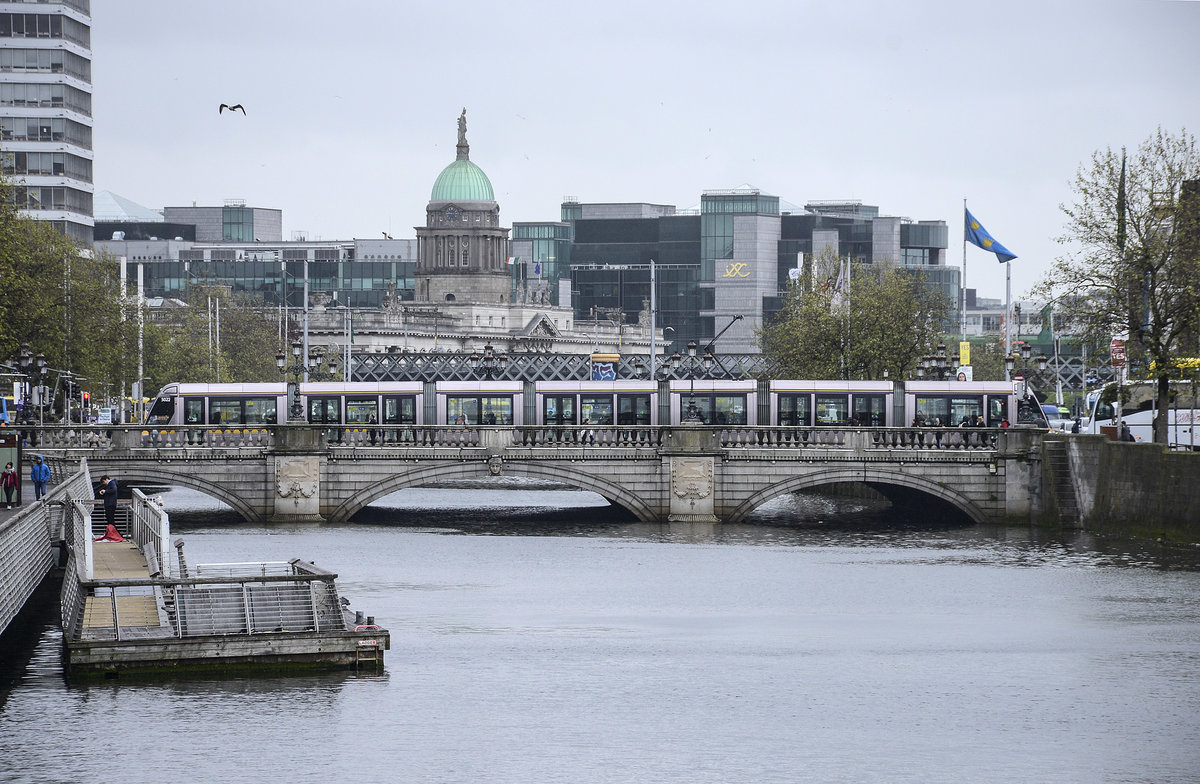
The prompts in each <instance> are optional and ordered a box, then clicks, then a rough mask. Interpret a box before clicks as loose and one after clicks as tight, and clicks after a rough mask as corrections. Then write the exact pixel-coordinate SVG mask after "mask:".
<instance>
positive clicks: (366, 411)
mask: <svg viewBox="0 0 1200 784" xmlns="http://www.w3.org/2000/svg"><path fill="white" fill-rule="evenodd" d="M371 417H375V421H376V422H378V421H379V401H378V400H376V399H375V398H373V397H348V398H346V424H348V425H365V424H367V423H368V422H370V421H371Z"/></svg>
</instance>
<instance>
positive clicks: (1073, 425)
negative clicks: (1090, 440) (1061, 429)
mask: <svg viewBox="0 0 1200 784" xmlns="http://www.w3.org/2000/svg"><path fill="white" fill-rule="evenodd" d="M1071 432H1072V433H1078V432H1079V417H1075V421H1074V422H1073V423H1071Z"/></svg>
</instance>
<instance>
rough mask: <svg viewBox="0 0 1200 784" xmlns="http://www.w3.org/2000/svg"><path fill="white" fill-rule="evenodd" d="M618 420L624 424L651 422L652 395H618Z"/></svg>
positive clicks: (645, 423) (646, 423)
mask: <svg viewBox="0 0 1200 784" xmlns="http://www.w3.org/2000/svg"><path fill="white" fill-rule="evenodd" d="M617 422H618V424H622V425H648V424H650V396H649V395H617Z"/></svg>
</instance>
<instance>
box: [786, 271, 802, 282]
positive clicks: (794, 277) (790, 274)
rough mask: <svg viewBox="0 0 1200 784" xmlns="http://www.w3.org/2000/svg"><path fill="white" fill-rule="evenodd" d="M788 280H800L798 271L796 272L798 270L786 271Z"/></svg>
mask: <svg viewBox="0 0 1200 784" xmlns="http://www.w3.org/2000/svg"><path fill="white" fill-rule="evenodd" d="M788 278H789V279H791V280H800V270H798V269H790V270H788Z"/></svg>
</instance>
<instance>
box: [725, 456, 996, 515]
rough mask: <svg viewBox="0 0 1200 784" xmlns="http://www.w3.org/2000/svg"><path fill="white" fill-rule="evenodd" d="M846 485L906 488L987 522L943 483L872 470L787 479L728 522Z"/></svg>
mask: <svg viewBox="0 0 1200 784" xmlns="http://www.w3.org/2000/svg"><path fill="white" fill-rule="evenodd" d="M844 482H857V483H860V484H870V485H891V486H895V487H901V488H904V489H905V490H907V491H912V490H917V491H920V492H923V493H925V494H927V495H930V496H933V497H935V498H938V499H940V500H942V501H945V502H946V503H948V504H950V505H951V506H953V507H954V508H955V509H957V510H959V511H960V512H962V513H963V514H964V515H966V516H967V517H968V518H969V519H970V520H971V522H973V523H983V522H986V521H987V519H988V517H987V515H986V514H985V513H984V511H983V510H982V509H980V508H979V506H978V505H977V504H975V503H974V502H973V501H971V499H969V498H967V497H965V496H963V495H962V494H961V493H957V492H955V491H954V490H952V489H950V488H948V487H946V486H945V485H944V484H942V483H939V482H934V481H931V480H929V479H926V478H924V477H922V476H917V475H913V474H904V476H903V481H902V482H901V481H899V478H898V477H897V475H896V472H895V471H894V470H893V471H887V470H878V469H874V470H873V469H870V468H862V467H858V468H844V469H834V470H828V471H814V472H812V473H808V474H803V475H800V476H792V477H788V478H787V479H785V480H783V481H780V482H776V483H775V484H772V485H768V486H766V487H763V488H760V489H759V490H757V491H755V492H754V493H752V494H751V495H749V496H747V497H746V498H745V499H744V500H743V501H742V502H741V503H740V504H738V505H737V506H736V507H734V508H733V510H732V511H730V512H729V513H728V514H727V517H726V522H730V523H735V522H740V521H741V520H743V519H744V518H745V517H746V516H747V515H748V514H750V513H751V512H753V511H754V510H755V509H757V508H758V507H759V506H762V505H763V504H765V503H766V502H767V501H770V500H771V499H772V498H775V497H776V496H780V495H783V494H785V493H795V492H799V491H801V490H807V489H809V488H812V487H820V486H822V485H830V484H840V483H844Z"/></svg>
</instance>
